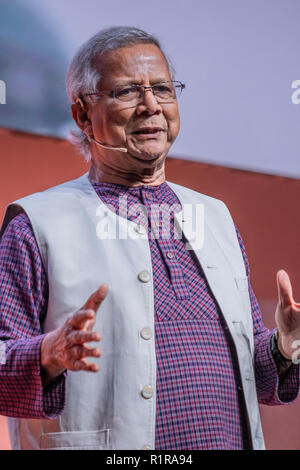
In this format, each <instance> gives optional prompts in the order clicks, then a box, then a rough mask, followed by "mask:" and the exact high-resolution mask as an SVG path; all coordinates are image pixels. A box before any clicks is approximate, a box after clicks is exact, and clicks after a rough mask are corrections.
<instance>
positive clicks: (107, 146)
mask: <svg viewBox="0 0 300 470" xmlns="http://www.w3.org/2000/svg"><path fill="white" fill-rule="evenodd" d="M88 139H89V141H90V142H91V141H92V142H94V143H95V144H96V145H99V146H100V147H102V148H104V149H108V150H118V151H119V152H127V151H128V150H127V148H125V147H111V146H110V145H106V144H101V142H99V141H98V140H96V139H94V138H93V137H91V136H90V135H89V136H88Z"/></svg>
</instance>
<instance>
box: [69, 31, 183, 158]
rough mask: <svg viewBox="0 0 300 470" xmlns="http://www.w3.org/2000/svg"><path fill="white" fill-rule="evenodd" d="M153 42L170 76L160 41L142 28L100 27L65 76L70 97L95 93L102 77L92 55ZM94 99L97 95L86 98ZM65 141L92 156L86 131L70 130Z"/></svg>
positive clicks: (73, 61) (169, 63)
mask: <svg viewBox="0 0 300 470" xmlns="http://www.w3.org/2000/svg"><path fill="white" fill-rule="evenodd" d="M141 43H145V44H154V45H155V46H157V47H158V48H159V50H160V51H161V53H162V54H163V56H164V57H165V59H166V62H167V64H168V66H169V70H170V75H171V76H172V78H173V76H174V74H175V71H174V67H173V65H172V63H171V61H170V59H169V58H168V57H167V56H166V54H165V53H164V52H163V51H162V49H161V46H160V43H159V41H158V40H157V39H156V38H155V37H154V36H153V35H152V34H149V33H146V32H145V31H143V30H141V29H138V28H134V27H130V26H113V27H111V28H107V29H103V30H101V31H99V32H98V33H96V34H95V35H94V36H92V37H91V38H90V39H89V40H88V41H86V42H85V43H84V44H82V46H81V47H80V48H79V50H78V51H77V52H76V54H75V55H74V57H73V59H72V61H71V63H70V65H69V68H68V71H67V75H66V88H67V94H68V97H69V100H70V102H71V103H74V102H75V100H76V99H77V98H80V97H81V96H82V95H83V94H85V93H95V92H97V86H98V84H99V81H100V79H101V76H100V73H99V70H97V68H96V67H95V58H96V57H99V56H101V55H102V54H104V53H105V52H107V51H113V50H116V49H119V48H121V47H126V46H133V45H135V44H141ZM89 99H90V100H91V101H92V100H95V99H97V98H95V97H93V98H91V97H89ZM68 140H69V141H70V142H71V143H72V144H73V145H74V146H75V147H76V149H77V150H78V151H79V152H80V153H81V154H82V155H83V156H84V158H85V160H86V161H89V160H90V159H91V153H90V149H89V146H90V143H89V140H88V138H87V136H86V134H85V133H84V132H83V131H82V130H80V129H78V130H76V131H73V130H72V131H70V132H69V135H68Z"/></svg>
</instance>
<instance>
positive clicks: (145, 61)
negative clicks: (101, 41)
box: [89, 44, 180, 162]
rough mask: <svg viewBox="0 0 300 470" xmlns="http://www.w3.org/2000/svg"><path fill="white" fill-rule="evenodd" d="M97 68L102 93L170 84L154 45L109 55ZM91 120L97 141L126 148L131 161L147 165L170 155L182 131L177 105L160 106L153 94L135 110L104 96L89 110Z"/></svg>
mask: <svg viewBox="0 0 300 470" xmlns="http://www.w3.org/2000/svg"><path fill="white" fill-rule="evenodd" d="M96 66H97V67H98V69H99V71H100V73H101V80H100V84H99V87H98V89H99V91H101V90H113V89H114V88H115V87H116V86H123V85H129V84H130V85H132V84H138V85H144V86H151V85H154V84H155V83H159V82H162V81H168V80H171V77H170V73H169V69H168V65H167V63H166V60H165V58H164V56H163V55H162V53H161V52H160V50H159V49H158V48H157V47H156V46H155V45H152V44H138V45H134V46H131V47H123V48H120V49H117V50H115V51H111V52H107V53H106V54H104V55H103V56H102V57H100V58H99V59H98V61H97V62H96ZM89 118H90V120H91V123H92V131H93V135H94V138H95V139H96V140H98V141H99V142H101V143H105V144H107V145H112V146H116V147H124V146H126V147H127V149H128V153H129V155H128V154H127V158H129V157H130V156H133V157H135V158H137V159H139V160H143V161H149V162H150V161H151V160H157V159H162V158H164V157H165V156H166V155H167V153H168V151H169V148H170V147H171V145H172V143H173V142H174V140H175V139H176V137H177V134H178V132H179V125H180V119H179V112H178V104H177V101H176V100H175V101H172V102H169V103H163V104H161V103H158V102H157V100H156V98H155V96H154V95H153V93H152V91H151V90H148V91H146V92H145V94H144V98H143V100H142V101H141V103H139V104H137V105H134V106H133V105H132V104H131V103H127V102H121V103H117V102H115V101H114V100H113V98H112V97H111V96H109V95H107V94H105V95H102V96H101V98H100V99H99V101H98V102H97V104H95V105H93V106H90V107H89ZM123 156H124V154H123Z"/></svg>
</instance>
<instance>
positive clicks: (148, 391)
mask: <svg viewBox="0 0 300 470" xmlns="http://www.w3.org/2000/svg"><path fill="white" fill-rule="evenodd" d="M141 394H142V397H143V398H146V399H149V398H152V397H153V388H152V387H151V385H145V387H143V388H142V391H141Z"/></svg>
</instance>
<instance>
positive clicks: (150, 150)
mask: <svg viewBox="0 0 300 470" xmlns="http://www.w3.org/2000/svg"><path fill="white" fill-rule="evenodd" d="M128 151H129V153H130V154H131V155H132V156H133V157H135V158H138V159H139V160H148V161H150V160H157V159H158V158H163V157H164V156H166V155H167V153H168V152H167V150H166V149H165V148H163V149H162V148H159V146H157V145H151V146H150V145H149V146H146V145H145V147H141V148H137V147H135V148H134V149H128Z"/></svg>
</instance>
